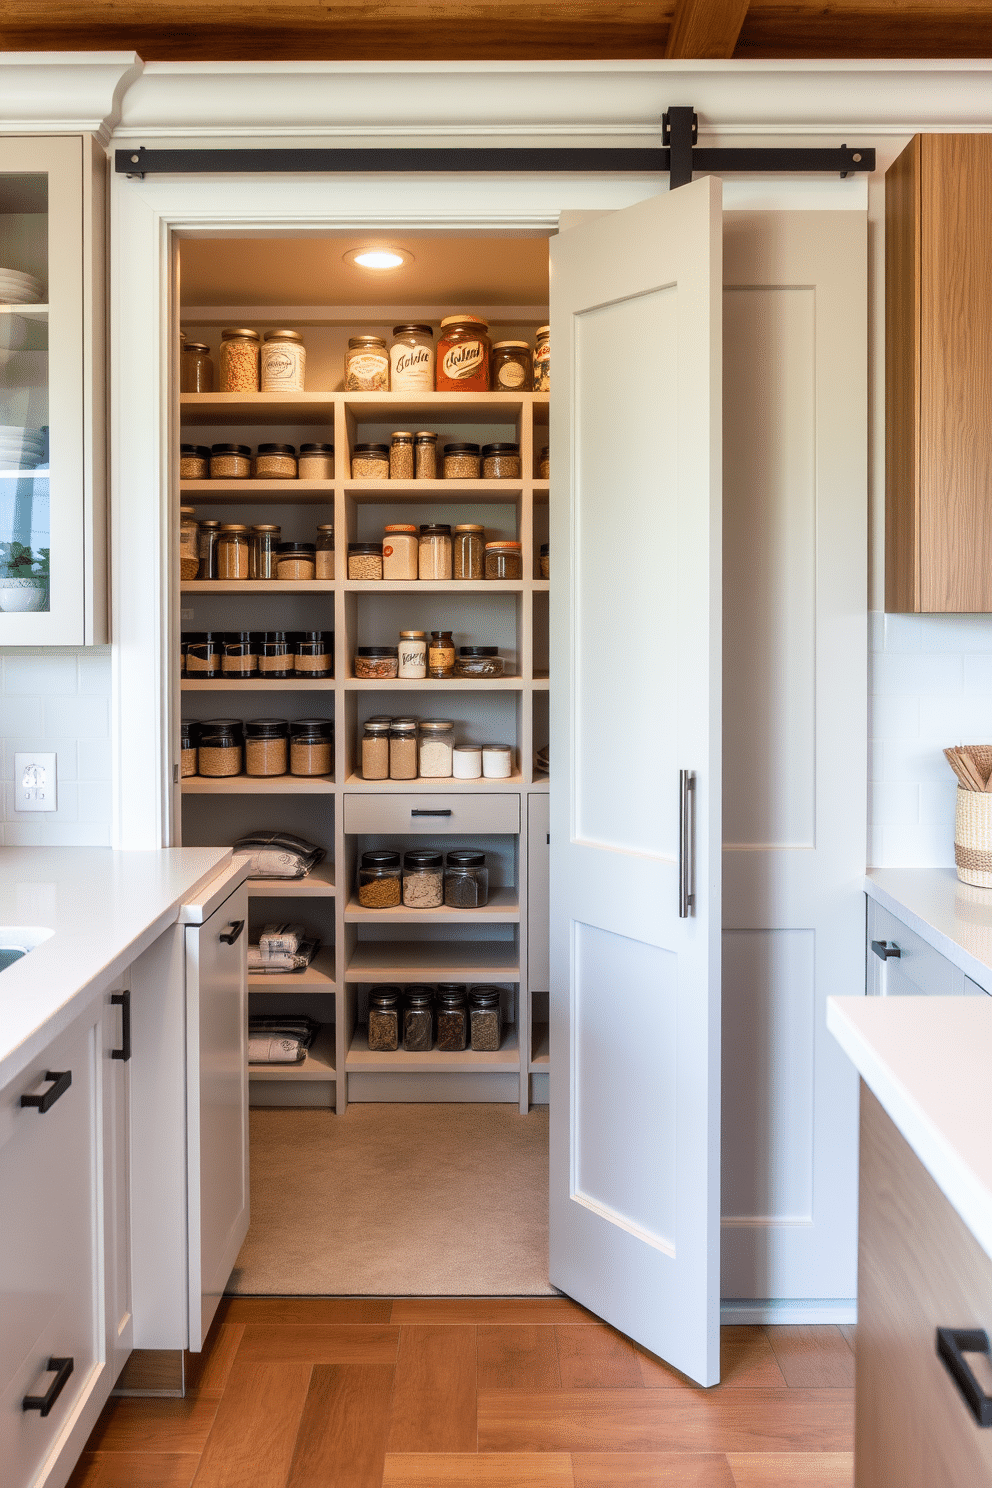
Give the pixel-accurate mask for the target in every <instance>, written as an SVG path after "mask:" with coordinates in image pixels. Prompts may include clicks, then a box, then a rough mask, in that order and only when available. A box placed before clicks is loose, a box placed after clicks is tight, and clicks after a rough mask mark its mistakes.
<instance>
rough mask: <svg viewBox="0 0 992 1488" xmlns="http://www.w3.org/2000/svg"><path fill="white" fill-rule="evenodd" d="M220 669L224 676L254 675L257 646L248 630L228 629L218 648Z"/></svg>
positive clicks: (255, 671) (256, 666)
mask: <svg viewBox="0 0 992 1488" xmlns="http://www.w3.org/2000/svg"><path fill="white" fill-rule="evenodd" d="M220 669H221V674H222V675H223V676H225V677H235V678H238V677H240V678H242V679H244V678H246V677H254V676H255V675H256V674H257V672H258V647H257V646H256V644H255V637H254V635H253V634H252V632H251V631H250V630H228V631H225V633H224V639H223V641H222V642H221V648H220Z"/></svg>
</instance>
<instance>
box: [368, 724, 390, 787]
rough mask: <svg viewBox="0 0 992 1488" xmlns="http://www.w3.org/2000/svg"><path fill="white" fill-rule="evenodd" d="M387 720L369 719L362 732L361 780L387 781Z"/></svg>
mask: <svg viewBox="0 0 992 1488" xmlns="http://www.w3.org/2000/svg"><path fill="white" fill-rule="evenodd" d="M391 722H392V720H391V719H389V718H370V719H369V721H368V723H366V725H365V727H364V729H363V730H362V779H363V780H388V779H389V727H390V723H391Z"/></svg>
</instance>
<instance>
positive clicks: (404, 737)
mask: <svg viewBox="0 0 992 1488" xmlns="http://www.w3.org/2000/svg"><path fill="white" fill-rule="evenodd" d="M389 778H390V780H416V778H417V720H416V719H415V718H394V719H393V725H392V728H391V729H390V730H389Z"/></svg>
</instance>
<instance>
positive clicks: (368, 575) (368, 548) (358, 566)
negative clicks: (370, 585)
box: [348, 543, 382, 579]
mask: <svg viewBox="0 0 992 1488" xmlns="http://www.w3.org/2000/svg"><path fill="white" fill-rule="evenodd" d="M348 577H349V579H381V578H382V543H349V544H348Z"/></svg>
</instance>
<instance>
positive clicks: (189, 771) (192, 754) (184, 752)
mask: <svg viewBox="0 0 992 1488" xmlns="http://www.w3.org/2000/svg"><path fill="white" fill-rule="evenodd" d="M199 738H200V725H199V724H198V723H197V722H196V721H195V720H194V719H192V718H184V719H183V720H182V722H181V724H180V726H179V775H180V779H182V780H186V779H187V778H188V777H189V776H190V775H196V774H197V773H198V771H199V766H198V764H197V746H198V743H199Z"/></svg>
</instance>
